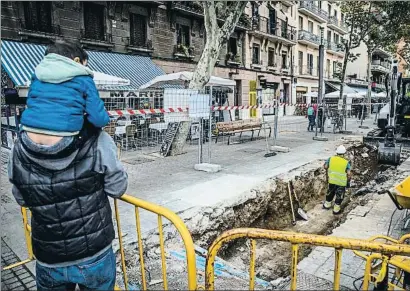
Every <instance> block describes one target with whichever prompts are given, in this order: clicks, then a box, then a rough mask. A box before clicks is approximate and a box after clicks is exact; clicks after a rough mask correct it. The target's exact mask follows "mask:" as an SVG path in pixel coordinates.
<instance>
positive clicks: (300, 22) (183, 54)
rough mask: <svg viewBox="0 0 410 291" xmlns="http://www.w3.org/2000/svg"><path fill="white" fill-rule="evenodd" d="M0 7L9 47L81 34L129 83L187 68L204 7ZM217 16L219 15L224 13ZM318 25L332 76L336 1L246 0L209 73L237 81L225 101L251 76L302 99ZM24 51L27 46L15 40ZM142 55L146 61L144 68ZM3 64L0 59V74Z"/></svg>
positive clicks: (337, 35)
mask: <svg viewBox="0 0 410 291" xmlns="http://www.w3.org/2000/svg"><path fill="white" fill-rule="evenodd" d="M1 12H2V15H1V20H2V28H1V29H2V40H6V41H11V43H12V44H13V45H10V46H9V47H10V49H13V48H14V47H17V46H18V45H17V44H20V43H23V44H27V45H32V44H33V45H45V44H47V43H48V42H49V41H50V40H53V39H59V38H64V39H68V40H74V39H76V40H80V42H81V43H82V44H83V45H84V47H85V48H86V49H88V50H90V51H95V52H103V53H104V54H99V55H98V57H99V59H98V62H99V63H98V64H96V66H97V65H98V67H101V68H104V69H106V70H108V71H107V73H110V72H109V71H110V70H112V71H113V72H112V74H115V75H117V76H119V77H123V78H131V79H132V82H133V87H132V88H131V89H136V88H138V86H139V85H141V83H142V82H144V81H145V79H144V78H148V77H150V76H151V77H152V76H154V75H155V74H154V73H152V74H150V73H149V72H150V71H153V72H154V71H155V72H156V74H158V70H157V68H158V67H159V68H161V70H162V71H163V73H173V72H179V71H185V70H188V71H192V70H193V69H194V68H195V65H196V62H197V61H198V60H199V58H200V55H201V52H202V50H203V48H204V45H205V39H206V38H205V33H206V32H205V28H204V23H203V21H204V19H203V11H202V7H201V6H200V5H198V4H196V3H195V2H192V1H169V2H165V1H164V2H160V1H143V2H133V1H132V2H131V1H130V2H114V1H109V2H107V1H98V2H97V1H86V2H85V1H84V2H80V1H70V2H65V1H52V2H46V1H43V2H38V1H32V2H16V1H2V3H1ZM218 19H219V21H220V22H221V23H222V22H223V19H224V15H223V13H221V14H220V15H218ZM320 27H323V29H324V37H325V80H327V81H329V82H330V81H337V80H336V79H335V76H334V74H333V73H334V72H336V71H337V63H339V62H342V60H343V52H342V51H341V49H340V48H339V47H338V46H337V44H338V43H339V42H340V41H341V38H342V37H343V35H345V33H346V32H347V30H346V28H345V26H344V24H343V14H342V13H341V11H340V5H339V3H338V2H334V1H266V2H249V3H248V5H247V7H246V9H245V13H244V15H242V16H241V19H240V21H239V22H238V24H237V26H236V28H235V30H234V32H233V33H232V35H231V37H230V38H229V40H228V42H227V43H226V44H225V45H224V46H223V47H222V49H221V52H220V56H219V61H218V63H217V65H216V67H215V70H214V72H213V75H215V76H219V77H224V78H230V79H233V80H235V81H236V84H237V86H236V91H235V94H230V98H229V102H230V105H243V104H249V102H250V100H249V91H250V82H251V81H256V82H257V87H258V88H269V87H277V88H278V89H279V90H278V91H277V92H280V97H281V100H282V102H287V103H292V104H294V103H296V102H301V103H304V102H305V101H306V100H305V99H304V98H303V95H304V94H306V93H309V92H315V91H317V88H318V55H319V53H318V52H319V51H318V46H319V42H320ZM23 50H24V51H27V46H21V47H20V51H23ZM2 54H3V52H2ZM10 54H11V55H12V54H15V57H16V58H18V55H17V52H16V51H14V52H13V51H11V52H10ZM110 55H115V57H116V58H117V57H118V58H121V57H122V56H123V55H128V56H133V57H134V56H135V58H134V59H133V60H135V62H134V63H133V64H135V65H133V66H134V67H132V66H127V65H126V64H127V62H126V61H125V60H124V62H123V63H122V65H121V67H119V66H118V65H117V66H116V65H115V64H112V63H110V62H112V57H110ZM2 58H3V55H2ZM28 58H29V57H28ZM104 58H106V59H104ZM146 58H149V59H150V61H151V62H152V64H149V65H148V67H147V60H146ZM142 59H144V62H140V61H141V60H142ZM139 64H141V65H139ZM136 67H138V68H136ZM154 67H156V68H154ZM7 71H9V70H4V66H2V75H4V74H7V73H10V72H7ZM12 79H13V78H12ZM148 81H149V80H148ZM128 90H130V89H128Z"/></svg>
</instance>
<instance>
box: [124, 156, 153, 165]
mask: <svg viewBox="0 0 410 291" xmlns="http://www.w3.org/2000/svg"><path fill="white" fill-rule="evenodd" d="M153 161H154V160H153V159H148V158H144V157H137V158H132V159H127V160H123V162H124V163H127V164H130V165H139V164H145V163H150V162H153Z"/></svg>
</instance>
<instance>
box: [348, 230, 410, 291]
mask: <svg viewBox="0 0 410 291" xmlns="http://www.w3.org/2000/svg"><path fill="white" fill-rule="evenodd" d="M368 241H369V242H377V241H383V242H385V243H388V244H393V245H403V244H405V243H406V242H410V234H406V235H403V236H402V237H401V238H400V239H398V240H396V239H394V238H391V237H388V236H384V235H375V236H372V237H371V238H369V239H368ZM409 246H410V245H409ZM353 252H354V253H355V255H357V256H359V257H361V258H362V259H364V260H365V261H366V269H365V274H364V282H363V288H364V290H367V288H368V286H369V283H370V282H372V283H374V284H376V285H377V284H380V283H382V282H384V281H385V278H386V276H388V267H389V266H393V267H394V268H395V274H394V277H395V278H391V280H390V281H389V280H387V281H386V284H387V285H388V288H389V290H404V289H403V288H401V287H400V286H398V285H397V284H394V283H393V282H394V281H395V280H394V279H397V280H396V281H398V282H399V283H401V284H402V285H403V280H402V278H404V276H405V275H404V273H408V274H410V257H409V256H402V255H394V254H386V253H374V254H371V253H369V254H366V253H364V252H362V251H353ZM407 276H408V275H407ZM409 287H410V286H409Z"/></svg>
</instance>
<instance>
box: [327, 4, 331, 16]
mask: <svg viewBox="0 0 410 291" xmlns="http://www.w3.org/2000/svg"><path fill="white" fill-rule="evenodd" d="M327 14H329V16H331V15H332V5H330V4H327Z"/></svg>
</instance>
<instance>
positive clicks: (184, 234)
mask: <svg viewBox="0 0 410 291" xmlns="http://www.w3.org/2000/svg"><path fill="white" fill-rule="evenodd" d="M119 200H122V201H124V202H126V203H129V204H131V205H133V206H134V207H135V219H136V224H137V227H136V228H137V229H136V231H137V237H138V248H139V256H140V267H141V276H142V288H143V290H147V282H146V277H145V263H144V257H143V246H142V238H141V221H140V215H139V208H143V209H145V210H147V211H150V212H152V213H155V214H157V215H158V230H159V242H160V251H161V266H162V279H163V284H164V290H168V281H167V271H166V261H165V249H164V235H163V230H162V217H165V218H166V219H168V220H169V221H170V222H171V223H172V224H173V225H174V226H175V228H176V229H177V230H178V232H179V234H180V235H181V238H182V240H183V242H184V245H185V251H186V260H187V272H188V274H187V275H188V290H196V288H197V282H196V261H195V247H194V243H193V241H192V238H191V234H190V232H189V230H188V228H187V227H186V226H185V224H184V222H183V221H182V219H181V218H180V217H179V216H178V215H176V214H175V213H174V212H172V211H171V210H169V209H167V208H165V207H161V206H158V205H156V204H153V203H150V202H147V201H144V200H141V199H138V198H135V197H132V196H130V195H123V196H122V197H121V198H120V199H119ZM114 207H115V217H116V220H117V229H118V238H119V242H120V254H121V268H122V272H123V276H124V284H125V288H126V289H128V277H127V271H126V266H125V256H124V246H123V244H122V234H121V224H120V217H119V210H118V202H117V200H115V201H114Z"/></svg>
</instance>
